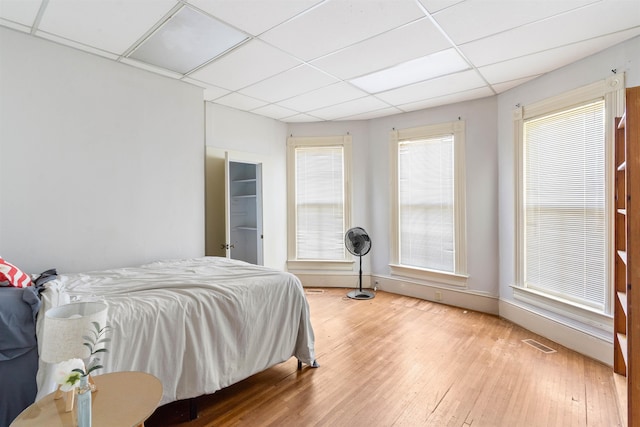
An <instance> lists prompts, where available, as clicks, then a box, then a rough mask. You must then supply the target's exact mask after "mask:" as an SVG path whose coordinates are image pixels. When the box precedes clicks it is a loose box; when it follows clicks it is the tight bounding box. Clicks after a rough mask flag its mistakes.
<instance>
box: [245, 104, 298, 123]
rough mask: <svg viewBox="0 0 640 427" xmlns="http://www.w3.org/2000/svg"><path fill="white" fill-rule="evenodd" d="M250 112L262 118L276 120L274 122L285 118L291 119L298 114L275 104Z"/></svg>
mask: <svg viewBox="0 0 640 427" xmlns="http://www.w3.org/2000/svg"><path fill="white" fill-rule="evenodd" d="M251 112H252V113H256V114H260V115H262V116H267V117H271V118H272V119H276V120H280V119H283V118H285V117H291V116H294V115H296V114H299V112H298V111H294V110H290V109H288V108H284V107H281V106H279V105H276V104H269V105H265V106H264V107H260V108H256V109H255V110H252V111H251Z"/></svg>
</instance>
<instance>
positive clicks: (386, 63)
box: [312, 18, 451, 79]
mask: <svg viewBox="0 0 640 427" xmlns="http://www.w3.org/2000/svg"><path fill="white" fill-rule="evenodd" d="M449 47H451V44H450V43H449V41H448V40H447V39H446V38H445V37H444V36H443V35H442V33H441V32H440V30H439V29H438V28H437V27H436V26H435V25H433V23H432V22H431V21H430V20H429V19H427V18H423V19H420V20H419V21H415V22H412V23H411V24H408V25H404V26H402V27H399V28H397V29H395V30H392V31H388V32H386V33H382V34H380V35H378V36H376V37H373V38H370V39H367V40H365V41H362V42H360V43H357V44H355V45H353V46H350V47H348V48H346V49H342V50H339V51H337V52H335V53H332V54H330V55H327V56H324V57H322V58H319V59H317V60H315V61H313V62H312V64H313V65H315V66H317V67H319V68H322V69H323V70H326V71H328V72H329V73H331V74H333V75H335V76H337V77H340V78H342V79H350V78H353V77H357V76H361V75H364V74H367V73H371V72H373V71H378V70H381V69H383V68H388V67H392V66H394V65H396V64H400V63H402V62H406V61H409V60H411V59H415V58H419V57H421V56H425V55H429V54H430V53H434V52H438V51H440V50H444V49H447V48H449Z"/></svg>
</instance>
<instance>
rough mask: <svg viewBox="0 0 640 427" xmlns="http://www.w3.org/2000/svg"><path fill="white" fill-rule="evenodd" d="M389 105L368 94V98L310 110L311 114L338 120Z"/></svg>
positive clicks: (325, 118)
mask: <svg viewBox="0 0 640 427" xmlns="http://www.w3.org/2000/svg"><path fill="white" fill-rule="evenodd" d="M388 107H389V104H386V103H385V102H383V101H381V100H379V99H377V98H376V97H374V96H367V97H366V98H359V99H354V100H353V101H348V102H343V103H342V104H338V105H333V106H331V107H326V108H321V109H319V110H314V111H310V112H309V114H311V115H313V116H316V117H320V118H322V119H324V120H336V119H339V118H341V117H347V116H353V115H355V114H360V113H363V112H369V111H375V110H380V109H382V108H388Z"/></svg>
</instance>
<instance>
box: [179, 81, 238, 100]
mask: <svg viewBox="0 0 640 427" xmlns="http://www.w3.org/2000/svg"><path fill="white" fill-rule="evenodd" d="M182 81H184V82H187V83H190V84H192V85H194V86H198V87H201V88H202V89H204V100H205V101H213V100H214V99H217V98H220V97H222V96H224V95H226V94H228V93H229V92H230V91H228V90H227V89H223V88H221V87H217V86H213V85H209V84H207V83H204V82H201V81H199V80H196V79H192V78H191V77H184V78H183V79H182Z"/></svg>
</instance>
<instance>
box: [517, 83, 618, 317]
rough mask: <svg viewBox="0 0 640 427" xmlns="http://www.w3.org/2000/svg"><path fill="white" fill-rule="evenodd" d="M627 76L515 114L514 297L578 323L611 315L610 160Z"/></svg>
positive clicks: (526, 108) (573, 92)
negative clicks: (572, 318)
mask: <svg viewBox="0 0 640 427" xmlns="http://www.w3.org/2000/svg"><path fill="white" fill-rule="evenodd" d="M621 79H623V76H616V77H615V79H612V80H610V82H611V83H612V84H610V83H609V82H607V81H602V82H598V83H596V84H594V85H590V86H588V87H585V88H580V89H578V90H576V91H572V92H570V93H567V94H564V95H561V96H559V97H555V98H553V99H550V100H545V101H541V102H540V103H537V104H533V105H531V106H526V107H524V108H520V109H518V110H517V111H516V115H515V117H514V118H515V125H516V126H517V127H516V130H517V132H516V133H517V140H518V153H519V165H518V170H519V173H518V182H519V185H518V187H519V188H518V191H519V194H518V198H517V199H518V239H517V240H518V241H517V244H516V245H517V266H516V269H517V275H518V277H517V281H518V283H517V285H516V287H515V288H514V289H515V296H516V298H520V299H523V300H525V301H528V302H530V303H533V304H536V305H542V306H543V307H544V308H546V309H551V310H555V311H560V312H562V313H563V314H564V315H568V316H569V317H575V318H578V319H580V320H584V317H585V316H586V317H588V318H591V319H597V317H593V315H591V314H584V313H581V312H585V311H586V312H592V313H595V314H598V313H599V314H607V313H609V312H610V311H611V309H610V307H609V305H610V303H609V301H610V295H609V294H610V292H611V289H610V285H609V283H610V277H611V271H610V269H611V267H610V266H611V255H610V252H611V250H610V248H611V246H610V245H611V244H612V236H611V231H610V228H611V227H610V217H611V215H610V210H611V209H612V204H611V201H612V193H611V187H612V176H613V175H612V157H611V156H612V149H613V147H612V144H613V118H614V117H615V115H616V113H617V111H616V103H617V101H616V97H617V96H621V95H620V94H617V90H618V89H619V88H620V87H622V86H623V85H622V84H621V83H620V81H621ZM567 307H571V308H567ZM605 323H606V322H605Z"/></svg>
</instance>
